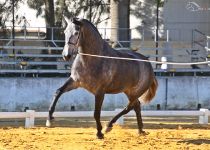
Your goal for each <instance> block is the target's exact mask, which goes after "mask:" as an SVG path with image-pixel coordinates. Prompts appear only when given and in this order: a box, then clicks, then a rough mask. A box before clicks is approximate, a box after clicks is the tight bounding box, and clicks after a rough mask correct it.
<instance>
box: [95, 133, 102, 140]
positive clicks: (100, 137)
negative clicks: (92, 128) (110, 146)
mask: <svg viewBox="0 0 210 150" xmlns="http://www.w3.org/2000/svg"><path fill="white" fill-rule="evenodd" d="M96 136H97V138H98V139H104V134H103V133H97V135H96Z"/></svg>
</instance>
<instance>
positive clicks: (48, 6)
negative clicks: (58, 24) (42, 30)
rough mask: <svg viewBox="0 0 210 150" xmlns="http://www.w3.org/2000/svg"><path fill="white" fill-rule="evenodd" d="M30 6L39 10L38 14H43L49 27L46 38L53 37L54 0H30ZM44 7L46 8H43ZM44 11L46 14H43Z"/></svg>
mask: <svg viewBox="0 0 210 150" xmlns="http://www.w3.org/2000/svg"><path fill="white" fill-rule="evenodd" d="M27 3H28V6H29V7H30V8H32V9H35V10H37V13H36V16H37V17H38V16H40V15H43V16H44V18H45V23H46V27H47V33H46V34H47V35H46V38H47V39H50V38H51V29H50V28H49V27H54V26H55V12H54V0H28V1H27ZM43 7H44V10H43V9H42V8H43ZM43 12H44V14H43Z"/></svg>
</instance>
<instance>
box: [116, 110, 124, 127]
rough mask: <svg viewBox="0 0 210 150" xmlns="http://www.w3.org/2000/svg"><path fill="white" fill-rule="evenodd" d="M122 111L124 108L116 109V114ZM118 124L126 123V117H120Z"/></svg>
mask: <svg viewBox="0 0 210 150" xmlns="http://www.w3.org/2000/svg"><path fill="white" fill-rule="evenodd" d="M121 111H122V109H115V112H116V114H118V113H120V112H121ZM116 124H118V125H123V124H124V117H123V116H122V117H120V118H119V119H118V120H117V121H116Z"/></svg>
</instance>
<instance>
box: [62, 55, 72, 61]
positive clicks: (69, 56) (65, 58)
mask: <svg viewBox="0 0 210 150" xmlns="http://www.w3.org/2000/svg"><path fill="white" fill-rule="evenodd" d="M70 58H71V55H68V56H63V59H64V60H65V61H69V60H70Z"/></svg>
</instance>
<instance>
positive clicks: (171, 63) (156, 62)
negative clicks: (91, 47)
mask: <svg viewBox="0 0 210 150" xmlns="http://www.w3.org/2000/svg"><path fill="white" fill-rule="evenodd" d="M78 54H79V55H83V56H90V57H98V58H107V59H119V60H120V59H121V60H132V61H141V62H150V63H155V64H168V65H179V66H184V65H204V64H209V63H210V61H202V62H194V63H177V62H164V61H155V60H144V59H136V58H125V57H112V56H101V55H92V54H86V53H80V52H79V53H78Z"/></svg>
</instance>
